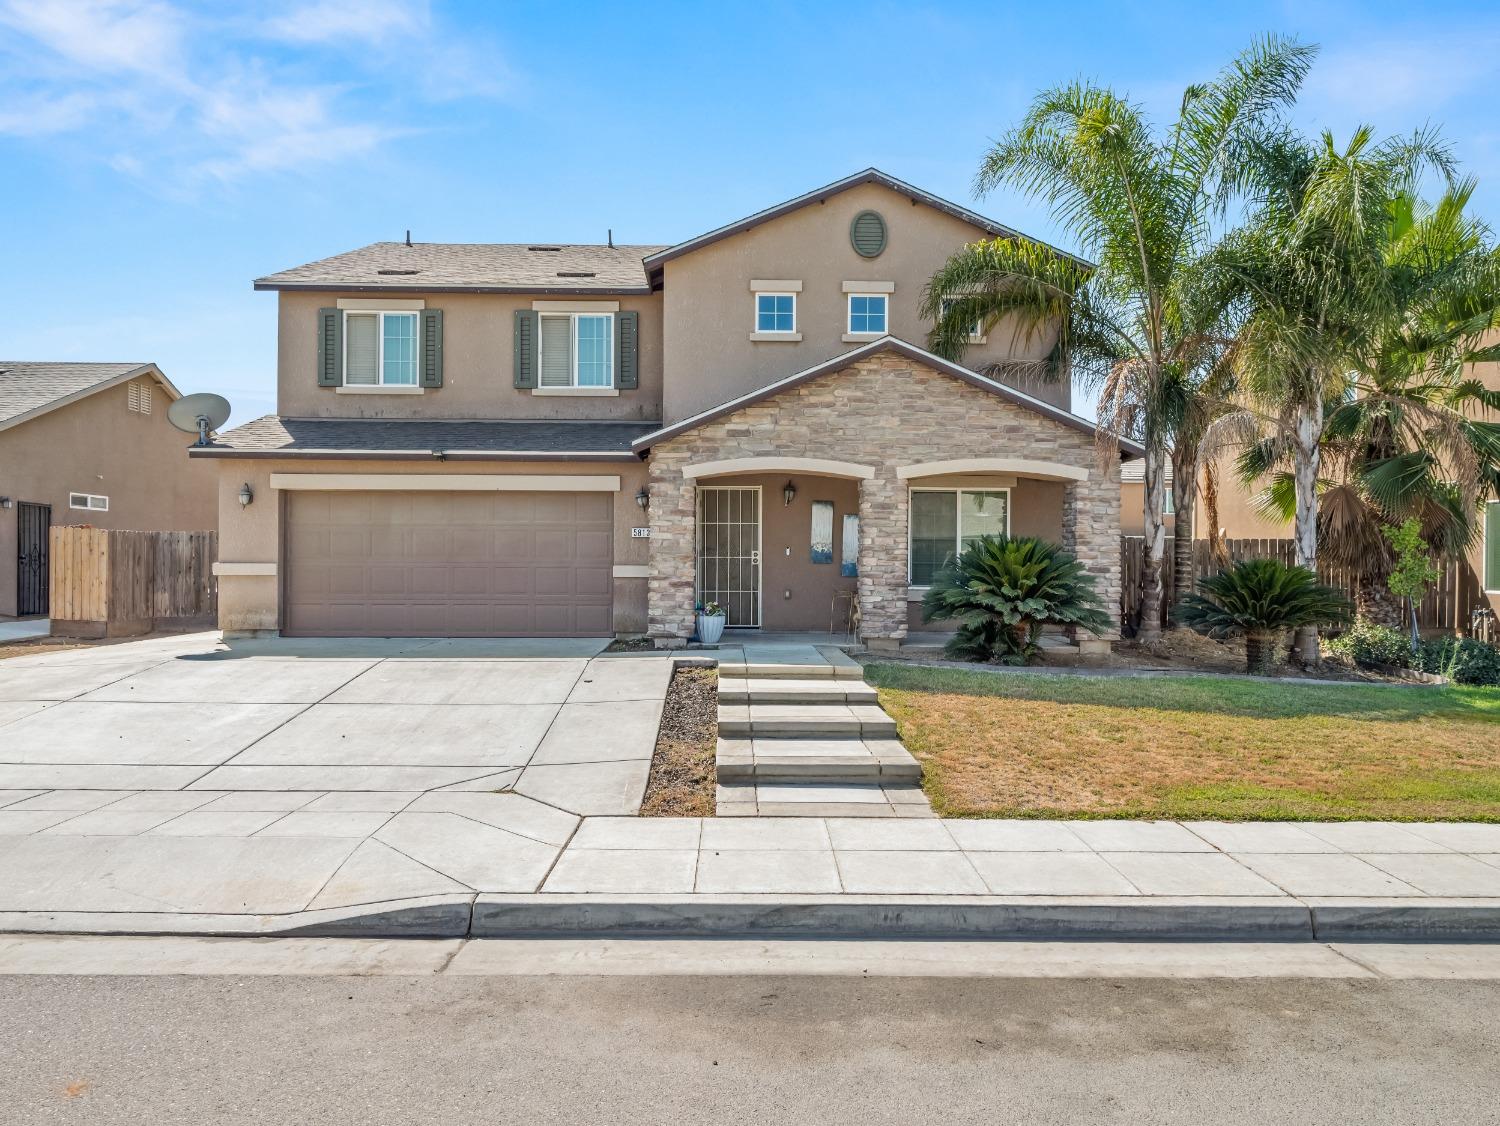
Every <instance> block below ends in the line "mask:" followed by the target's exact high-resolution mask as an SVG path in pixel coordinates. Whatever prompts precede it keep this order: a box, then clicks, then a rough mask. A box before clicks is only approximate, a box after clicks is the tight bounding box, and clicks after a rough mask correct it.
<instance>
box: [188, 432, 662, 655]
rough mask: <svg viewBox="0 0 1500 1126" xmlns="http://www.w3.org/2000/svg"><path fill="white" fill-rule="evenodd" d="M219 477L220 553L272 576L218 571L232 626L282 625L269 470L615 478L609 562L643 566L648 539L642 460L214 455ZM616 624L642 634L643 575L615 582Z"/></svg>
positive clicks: (276, 519)
mask: <svg viewBox="0 0 1500 1126" xmlns="http://www.w3.org/2000/svg"><path fill="white" fill-rule="evenodd" d="M214 460H215V461H216V462H217V468H218V475H219V486H218V496H219V559H220V560H221V561H222V562H225V563H273V564H275V565H276V566H277V570H278V574H277V575H276V576H262V575H221V576H220V578H219V628H221V629H224V630H229V631H233V632H239V631H248V630H278V629H280V628H281V574H280V571H281V570H282V569H283V566H284V563H285V560H284V557H283V544H282V528H283V519H284V512H283V510H284V505H285V493H283V492H281V491H279V490H276V489H272V488H271V474H272V473H354V474H369V473H399V474H402V475H408V476H424V477H426V476H430V477H434V478H437V477H442V476H444V475H446V474H453V473H461V474H475V473H493V474H530V475H545V476H555V475H564V476H579V475H583V476H602V475H608V476H617V477H619V478H620V491H619V492H618V493H616V494H615V508H614V521H615V523H614V565H615V566H616V567H621V566H637V567H639V566H644V565H645V564H646V563H647V562H648V560H649V549H650V540H647V539H633V538H632V537H631V535H630V530H631V528H632V527H645V526H647V521H646V517H645V514H644V513H642V512H641V510H640V508H639V507H637V505H636V501H635V494H636V493H637V492H639V491H640V489H641V487H642V486H643V485H644V484H645V483H646V470H645V466H644V465H642V464H641V463H640V462H639V461H630V462H504V463H497V462H482V461H449V462H414V461H357V460H348V461H342V460H330V461H317V460H310V459H296V458H285V459H283V458H267V459H263V460H262V459H250V458H243V459H222V460H220V459H214ZM245 484H248V485H250V487H251V489H252V491H253V492H254V494H255V500H254V501H253V502H252V503H251V504H250V505H249V506H248V507H245V508H242V507H241V506H240V502H239V493H240V487H241V486H242V485H245ZM614 625H615V632H616V633H618V634H632V633H643V632H644V631H645V626H646V580H645V579H644V578H619V577H617V578H616V579H615V580H614Z"/></svg>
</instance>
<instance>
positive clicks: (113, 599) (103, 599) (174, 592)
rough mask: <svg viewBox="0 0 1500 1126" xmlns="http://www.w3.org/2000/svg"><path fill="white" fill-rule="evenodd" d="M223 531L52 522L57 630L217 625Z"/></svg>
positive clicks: (121, 632)
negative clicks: (217, 561) (130, 528)
mask: <svg viewBox="0 0 1500 1126" xmlns="http://www.w3.org/2000/svg"><path fill="white" fill-rule="evenodd" d="M218 540H219V537H218V533H216V532H132V531H123V530H114V529H107V528H89V527H65V526H59V527H54V528H53V529H52V541H51V552H52V555H51V572H52V575H51V588H50V590H51V617H52V632H53V633H55V634H61V635H64V636H69V637H128V636H131V635H134V634H142V633H150V632H152V631H153V630H191V629H209V628H212V627H213V625H214V624H215V622H216V621H217V620H218V615H219V586H218V580H217V579H215V578H214V574H213V565H214V560H215V559H217V558H218Z"/></svg>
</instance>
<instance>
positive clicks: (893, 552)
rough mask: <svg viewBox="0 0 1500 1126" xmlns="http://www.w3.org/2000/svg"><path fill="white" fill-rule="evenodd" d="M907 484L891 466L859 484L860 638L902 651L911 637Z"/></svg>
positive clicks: (873, 646) (876, 644)
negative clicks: (908, 626)
mask: <svg viewBox="0 0 1500 1126" xmlns="http://www.w3.org/2000/svg"><path fill="white" fill-rule="evenodd" d="M909 496H910V494H909V492H908V491H907V488H906V482H905V481H902V480H900V479H898V478H897V477H896V471H895V470H894V469H893V468H891V467H890V466H882V467H881V469H880V471H879V473H877V475H876V476H874V477H872V478H870V479H869V480H867V481H861V482H860V483H859V616H860V637H861V639H862V640H863V641H864V642H865V644H866V645H868V646H869V647H870V648H871V649H897V648H899V647H900V645H901V642H902V641H903V640H904V639H905V637H906V522H907V507H908V506H907V501H908V497H909Z"/></svg>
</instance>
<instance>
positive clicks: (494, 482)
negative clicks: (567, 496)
mask: <svg viewBox="0 0 1500 1126" xmlns="http://www.w3.org/2000/svg"><path fill="white" fill-rule="evenodd" d="M271 488H273V489H309V490H313V491H316V492H330V491H339V492H361V493H364V492H387V493H391V492H401V493H485V492H492V493H617V492H619V491H620V479H619V478H618V477H608V476H602V475H601V476H591V475H587V474H571V475H570V474H556V475H543V474H535V473H273V474H271Z"/></svg>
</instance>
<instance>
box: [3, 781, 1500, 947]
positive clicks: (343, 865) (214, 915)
mask: <svg viewBox="0 0 1500 1126" xmlns="http://www.w3.org/2000/svg"><path fill="white" fill-rule="evenodd" d="M94 797H95V798H97V799H99V800H100V803H101V804H98V805H96V806H95V807H94V808H92V809H90V810H88V811H71V810H62V809H58V808H56V807H57V806H59V805H61V804H69V801H70V799H69V798H68V796H67V794H66V793H63V792H57V793H53V794H50V795H40V796H38V797H30V798H23V799H21V800H20V801H12V804H10V805H9V806H7V807H6V808H4V809H0V824H3V823H5V822H7V821H8V820H11V821H13V820H15V819H23V821H22V822H21V823H20V824H17V825H16V826H15V827H16V828H21V827H22V825H24V819H27V818H36V819H37V821H36V823H37V824H38V825H45V828H39V829H34V830H33V831H29V832H19V833H15V834H13V835H12V836H9V837H7V838H4V839H3V840H4V843H0V931H13V932H78V933H124V934H129V933H147V934H186V935H194V934H196V935H270V934H328V935H366V936H400V935H409V936H426V937H456V936H464V935H475V936H548V935H561V934H595V935H628V934H652V935H673V936H717V935H793V936H803V937H855V936H868V935H873V936H883V937H892V938H894V937H955V936H959V937H1008V938H1015V937H1035V938H1061V937H1073V938H1078V937H1128V936H1143V937H1158V938H1160V937H1172V938H1199V939H1211V938H1231V939H1260V940H1268V939H1275V940H1284V939H1296V938H1304V939H1305V938H1314V937H1315V938H1319V939H1321V940H1333V939H1344V938H1377V937H1384V938H1426V939H1436V938H1443V937H1447V938H1454V939H1464V938H1496V937H1500V826H1492V825H1473V824H1423V825H1396V824H1385V823H1327V824H1297V825H1293V824H1211V823H1183V824H1179V823H1174V822H1124V821H1092V822H1058V821H1052V822H1048V821H957V820H949V821H938V820H930V821H897V820H879V821H870V820H865V819H856V818H798V819H777V818H766V819H754V820H749V819H717V818H705V819H698V818H682V819H642V818H636V817H587V818H579V817H576V816H574V815H573V814H570V813H567V812H565V811H562V810H558V809H555V808H553V807H550V806H547V805H545V804H543V803H540V802H537V801H534V800H532V799H530V798H526V797H523V796H521V795H518V794H485V793H454V792H446V793H445V792H439V793H427V794H422V795H404V796H396V795H389V794H385V795H363V797H361V796H360V795H354V794H330V795H325V796H323V797H317V796H315V795H298V797H299V798H301V799H307V800H306V801H305V802H304V803H303V804H302V805H300V806H299V807H298V808H295V809H292V810H285V809H283V810H280V811H254V810H249V809H230V808H226V809H223V810H220V811H215V810H214V809H213V808H211V807H210V808H206V809H203V810H201V811H200V810H197V809H194V810H189V811H186V812H183V811H181V810H176V809H172V808H169V806H170V805H171V802H170V798H171V797H172V795H168V794H162V793H155V794H151V793H146V794H136V795H124V796H121V795H106V794H102V793H95V795H94ZM282 797H283V798H287V797H288V795H282ZM225 798H233V799H235V800H234V802H233V803H232V804H234V805H244V804H246V801H247V798H246V796H244V795H225V796H224V798H215V799H214V801H215V803H217V802H218V801H222V800H225ZM330 799H333V800H332V801H331V802H330ZM71 800H73V801H77V800H78V799H71ZM91 800H92V799H91ZM249 804H255V803H254V802H250V803H249ZM48 805H51V806H53V807H54V808H53V809H50V810H49V809H47V808H45V807H47V806H48ZM375 805H380V806H381V808H378V809H375V808H369V807H371V806H375ZM356 806H362V807H365V808H354V807H356ZM392 806H399V808H395V809H392V808H391V807H392ZM153 807H154V808H153ZM54 818H61V819H60V820H53V819H54ZM234 818H252V819H256V820H257V823H259V821H261V820H266V821H269V824H268V825H262V826H260V827H259V828H257V829H256V831H255V835H253V836H226V835H223V831H224V827H225V825H226V824H227V822H226V821H225V819H234ZM205 819H209V820H212V824H210V823H209V821H208V820H205ZM148 823H149V824H150V827H149V828H145V826H146V825H147V824H148ZM174 824H175V825H176V826H177V828H176V830H175V831H174V830H173V828H172V827H173V825H174ZM278 824H279V825H281V826H283V828H282V829H281V830H280V832H279V833H277V832H270V833H268V832H267V830H268V829H272V828H274V826H276V825H278ZM70 825H72V826H74V831H72V832H70V831H68V826H70Z"/></svg>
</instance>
